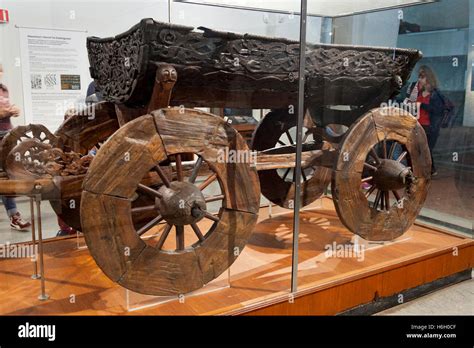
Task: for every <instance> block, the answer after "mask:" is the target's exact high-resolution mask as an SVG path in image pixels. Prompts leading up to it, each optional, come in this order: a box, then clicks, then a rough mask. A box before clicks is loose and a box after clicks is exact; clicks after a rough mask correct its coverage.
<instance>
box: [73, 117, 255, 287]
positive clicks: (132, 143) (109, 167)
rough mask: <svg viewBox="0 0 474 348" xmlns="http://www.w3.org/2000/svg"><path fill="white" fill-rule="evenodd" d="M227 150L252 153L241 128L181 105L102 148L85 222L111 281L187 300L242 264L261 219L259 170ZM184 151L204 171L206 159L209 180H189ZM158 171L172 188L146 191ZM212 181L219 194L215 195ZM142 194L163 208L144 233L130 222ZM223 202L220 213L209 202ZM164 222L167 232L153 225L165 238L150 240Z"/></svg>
mask: <svg viewBox="0 0 474 348" xmlns="http://www.w3.org/2000/svg"><path fill="white" fill-rule="evenodd" d="M226 151H227V152H226ZM228 151H248V148H247V146H246V144H245V141H244V140H243V139H242V138H241V136H240V135H238V133H236V132H235V130H233V129H232V128H231V127H230V126H229V125H228V124H227V123H226V122H224V121H223V120H222V119H221V118H220V117H217V116H214V115H211V114H208V113H205V112H201V111H198V110H188V109H180V108H168V109H162V110H157V111H155V112H153V113H152V115H145V116H142V117H140V118H138V119H136V120H133V121H131V122H129V123H127V124H126V125H125V126H123V127H122V128H120V129H119V130H118V131H117V132H116V133H115V134H114V135H113V136H112V137H111V138H110V139H109V140H108V141H107V142H106V143H105V144H104V145H103V146H102V148H101V149H100V150H99V152H98V154H97V156H96V158H95V160H94V161H93V163H92V165H91V167H90V168H89V171H88V173H87V176H86V178H85V180H84V191H83V194H82V203H81V221H82V226H83V232H84V235H85V238H86V242H87V245H88V247H89V250H90V252H91V254H92V256H93V257H94V259H95V261H96V262H97V264H98V265H99V267H100V268H101V269H102V270H103V271H104V273H105V274H106V275H107V276H108V277H109V278H111V279H112V280H113V281H116V282H118V283H119V284H121V285H122V286H124V287H126V288H128V289H130V290H133V291H136V292H140V293H146V294H150V295H173V294H174V295H175V294H183V293H186V292H189V291H193V290H196V289H198V288H200V287H202V286H203V285H204V284H206V283H208V282H209V281H211V280H213V279H215V278H216V277H217V276H219V275H220V274H221V273H222V272H223V271H224V270H226V269H227V268H228V267H229V266H230V265H231V264H232V263H233V262H234V260H235V259H236V257H237V256H238V255H239V254H240V253H241V252H242V249H243V247H244V246H245V244H246V241H247V238H248V237H249V235H250V234H251V232H252V229H253V227H254V224H255V222H256V219H257V212H258V208H259V187H258V179H257V173H256V170H255V169H254V168H252V167H251V163H242V162H237V163H228V162H227V161H222V158H223V157H222V155H223V154H225V153H228ZM183 153H194V154H196V155H197V156H196V166H195V167H196V168H198V167H199V166H200V164H199V163H200V162H204V161H205V162H206V163H207V165H208V167H209V169H210V171H211V172H210V174H209V176H208V177H207V178H204V180H203V181H200V182H199V181H194V179H193V178H192V177H193V175H192V174H191V180H190V179H189V178H186V177H185V175H184V174H183V172H182V171H181V169H180V167H182V163H181V162H182V161H181V156H180V155H181V154H183ZM165 161H166V163H169V162H170V161H171V162H172V163H173V162H174V163H175V166H174V167H175V168H176V174H177V175H176V178H177V180H174V181H173V180H172V179H170V178H169V177H167V176H166V175H164V174H163V167H162V166H160V163H163V162H165ZM153 169H154V170H155V171H156V172H157V174H158V175H159V176H160V177H162V181H163V183H164V185H162V186H161V187H159V188H156V187H151V188H150V187H147V186H146V185H141V180H142V178H143V177H144V176H145V175H148V173H149V171H150V170H153ZM193 182H194V183H193ZM213 182H215V183H218V184H219V185H218V188H219V190H220V192H217V193H214V194H210V193H209V194H206V192H205V188H206V186H208V185H210V184H211V183H213ZM195 183H197V184H195ZM214 185H216V184H214ZM137 190H141V191H142V192H146V193H147V194H149V195H151V196H153V197H154V201H155V204H154V205H153V206H148V207H145V208H144V209H150V210H152V211H154V212H155V216H156V217H155V219H153V220H151V221H150V223H149V224H147V225H146V226H144V227H142V228H140V229H138V231H137V229H136V228H135V227H134V225H133V222H132V219H131V215H132V211H133V209H132V204H131V203H132V200H133V198H134V195H135V192H136V191H137ZM203 192H204V194H203ZM219 200H222V207H221V208H220V210H219V212H218V214H217V215H214V214H212V212H211V211H210V210H209V203H210V201H219ZM160 222H163V225H162V227H163V228H159V227H158V228H154V229H155V230H156V229H158V230H161V232H160V234H159V236H158V241H157V242H156V243H153V242H151V240H148V241H147V242H145V241H144V240H143V239H142V238H141V235H143V236H145V234H146V233H151V232H156V231H153V229H152V228H153V226H155V225H157V224H159V223H160ZM148 230H150V232H147V231H148Z"/></svg>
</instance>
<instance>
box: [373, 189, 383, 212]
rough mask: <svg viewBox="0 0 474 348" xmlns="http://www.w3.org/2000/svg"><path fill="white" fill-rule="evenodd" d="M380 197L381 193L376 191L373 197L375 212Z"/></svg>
mask: <svg viewBox="0 0 474 348" xmlns="http://www.w3.org/2000/svg"><path fill="white" fill-rule="evenodd" d="M381 196H382V191H380V190H378V191H377V195H376V196H375V201H374V209H375V210H377V209H378V206H379V201H380V197H381Z"/></svg>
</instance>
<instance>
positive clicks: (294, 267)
mask: <svg viewBox="0 0 474 348" xmlns="http://www.w3.org/2000/svg"><path fill="white" fill-rule="evenodd" d="M306 12H307V0H301V17H300V57H299V58H300V61H299V74H298V78H299V79H298V123H297V127H296V163H295V164H296V167H295V176H296V179H295V199H294V213H293V255H292V263H291V292H292V293H295V292H296V291H297V290H298V245H299V243H298V238H299V227H300V204H301V202H300V194H301V157H302V156H301V151H302V134H303V119H304V114H305V110H304V82H305V65H306V64H305V60H306V59H305V55H306Z"/></svg>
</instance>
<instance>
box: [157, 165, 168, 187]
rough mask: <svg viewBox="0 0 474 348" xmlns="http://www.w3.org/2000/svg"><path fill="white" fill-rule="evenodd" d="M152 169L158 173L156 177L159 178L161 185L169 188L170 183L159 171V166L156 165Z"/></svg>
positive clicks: (160, 170)
mask: <svg viewBox="0 0 474 348" xmlns="http://www.w3.org/2000/svg"><path fill="white" fill-rule="evenodd" d="M154 169H155V171H156V172H157V173H158V176H159V177H160V179H161V181H163V184H165V186H166V187H170V181H169V179H168V177H167V176H166V174H165V173H164V172H163V170H162V169H161V167H160V166H159V165H156V166H155V168H154Z"/></svg>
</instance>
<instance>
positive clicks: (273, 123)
mask: <svg viewBox="0 0 474 348" xmlns="http://www.w3.org/2000/svg"><path fill="white" fill-rule="evenodd" d="M296 125H297V114H296V113H295V114H289V113H288V110H285V109H281V110H275V111H272V112H269V113H268V114H267V115H265V117H264V118H263V119H262V120H261V121H260V124H259V125H258V127H257V129H256V130H255V132H254V134H253V138H252V149H253V150H256V151H264V150H267V149H272V148H278V147H283V146H289V145H295V143H296ZM313 127H315V125H314V124H313V122H312V120H311V118H310V117H309V116H308V115H307V116H306V117H305V124H304V127H303V143H304V145H307V146H311V147H312V148H311V149H312V150H314V149H317V148H316V147H315V146H318V145H320V146H322V139H321V138H319V137H316V136H315V134H316V133H315V132H312V130H313ZM294 173H295V170H294V168H282V169H271V170H262V171H259V172H258V176H259V179H260V187H261V190H262V194H263V195H264V196H265V197H266V198H267V199H268V200H269V201H271V202H272V203H274V204H277V205H279V206H281V207H284V208H290V209H292V208H293V206H294V205H293V204H292V202H293V200H294V197H295V187H296V184H295V175H294ZM301 176H302V177H301V205H302V206H306V205H308V204H311V203H312V202H314V201H315V200H316V199H318V198H319V197H320V196H321V195H322V194H323V193H324V190H325V188H326V187H327V186H328V185H329V183H330V181H331V170H329V169H327V168H324V167H318V166H314V167H309V168H306V169H302V175H301Z"/></svg>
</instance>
